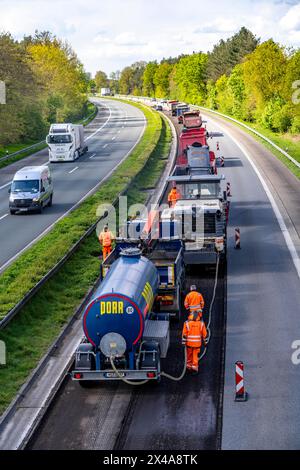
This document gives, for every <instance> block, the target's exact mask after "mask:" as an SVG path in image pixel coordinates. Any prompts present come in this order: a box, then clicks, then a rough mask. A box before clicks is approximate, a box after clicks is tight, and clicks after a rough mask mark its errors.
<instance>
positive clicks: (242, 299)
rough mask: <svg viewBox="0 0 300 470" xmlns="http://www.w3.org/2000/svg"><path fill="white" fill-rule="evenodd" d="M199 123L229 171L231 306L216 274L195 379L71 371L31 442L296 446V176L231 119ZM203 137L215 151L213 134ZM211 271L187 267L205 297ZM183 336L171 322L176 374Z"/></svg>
mask: <svg viewBox="0 0 300 470" xmlns="http://www.w3.org/2000/svg"><path fill="white" fill-rule="evenodd" d="M219 125H221V128H220V127H219ZM207 128H208V130H217V131H220V130H221V131H223V132H224V137H222V138H220V139H218V140H219V141H220V148H221V151H220V154H221V153H222V154H223V155H224V156H225V168H224V169H219V172H222V173H224V174H225V175H226V177H227V179H228V181H230V182H231V192H232V197H231V207H230V217H229V226H228V238H229V240H228V266H227V269H228V272H227V308H226V309H225V312H224V311H223V299H224V291H225V297H226V280H225V282H224V283H223V280H222V279H221V282H219V286H218V290H217V300H216V304H215V309H214V315H213V323H212V334H213V339H212V342H211V343H210V345H209V346H210V347H209V351H208V354H207V356H205V358H204V360H203V362H202V363H200V374H199V376H197V377H191V376H186V377H185V378H184V379H183V380H182V382H181V383H173V382H169V381H168V380H167V379H163V380H162V382H161V384H159V385H158V386H157V387H155V386H151V387H150V386H146V387H143V388H141V389H138V390H131V389H130V388H129V387H128V386H125V385H123V384H112V385H109V384H102V385H97V386H96V387H95V388H94V389H90V390H89V389H86V390H81V389H80V388H79V386H78V384H76V383H72V382H70V381H69V380H68V379H67V380H66V382H65V384H64V386H63V387H62V389H61V391H60V393H59V394H58V396H57V397H56V399H55V400H54V402H53V404H52V406H51V409H50V410H49V412H48V413H47V415H46V417H45V419H44V420H43V423H42V426H41V427H40V428H39V430H38V432H37V433H36V435H35V436H34V438H33V440H32V442H31V443H30V445H29V447H30V448H32V449H62V448H64V449H105V450H110V449H162V450H169V449H215V448H220V447H221V448H223V449H296V448H299V445H300V438H299V430H300V424H299V423H300V404H299V400H298V390H299V388H300V373H299V367H300V365H299V366H297V365H294V364H293V363H292V360H291V356H292V353H293V349H292V343H293V341H295V340H299V339H300V322H299V313H300V312H299V310H300V309H299V305H300V290H299V275H298V272H297V270H296V267H297V266H299V259H298V256H299V247H300V242H299V209H298V205H299V200H300V183H299V181H298V180H297V179H296V178H295V177H294V176H293V175H292V174H291V173H290V172H289V171H288V170H287V169H286V168H285V167H284V166H283V164H282V163H281V162H279V161H278V160H277V159H276V158H275V157H274V156H272V154H271V153H270V152H269V151H268V150H266V149H265V148H264V147H263V146H262V145H261V144H259V143H258V142H257V141H256V140H254V139H253V138H252V137H251V136H249V135H248V134H246V133H245V132H243V131H242V130H240V129H238V128H236V127H235V126H233V125H232V124H230V123H227V122H226V121H224V120H222V119H219V118H216V117H215V116H214V117H211V116H209V117H208V122H207ZM241 143H242V146H241ZM210 145H211V147H212V148H213V149H216V139H215V140H212V141H210ZM249 157H250V158H251V159H252V160H253V163H254V165H256V167H255V168H254V166H253V164H252V163H251V162H250V161H249ZM235 227H239V228H240V230H241V247H242V248H241V250H235V249H234V228H235ZM287 243H288V245H287ZM291 255H292V256H291ZM212 279H213V273H204V272H201V271H200V270H198V271H196V272H195V271H194V272H192V273H190V277H189V278H188V282H190V281H193V283H194V282H196V283H197V284H199V287H200V289H201V290H202V291H203V292H204V295H205V297H206V299H209V297H210V295H211V290H212ZM224 320H227V326H226V335H225V329H224V326H225V321H224ZM179 332H180V328H179V329H178V328H177V327H176V325H173V326H172V337H171V339H172V342H171V349H170V354H169V357H168V361H166V363H165V365H164V369H167V370H168V371H170V372H171V373H174V375H179V373H180V371H181V367H182V350H181V348H180V341H179V336H180V333H179ZM225 337H226V361H225V368H224V370H223V367H222V366H223V362H222V361H223V357H224V355H223V352H224V346H225V343H224V339H225ZM237 360H242V361H244V364H245V384H246V389H247V391H248V394H249V396H248V401H247V402H244V403H237V402H235V401H234V394H235V383H234V364H235V361H237ZM223 373H224V375H225V377H224V388H223ZM223 394H224V396H223Z"/></svg>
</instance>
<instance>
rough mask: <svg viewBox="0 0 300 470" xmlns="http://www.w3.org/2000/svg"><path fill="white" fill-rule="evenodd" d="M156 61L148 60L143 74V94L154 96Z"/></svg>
mask: <svg viewBox="0 0 300 470" xmlns="http://www.w3.org/2000/svg"><path fill="white" fill-rule="evenodd" d="M157 69H158V65H157V62H148V64H147V65H146V67H145V70H144V74H143V94H144V95H145V96H152V97H154V96H155V83H154V77H155V74H156V72H157Z"/></svg>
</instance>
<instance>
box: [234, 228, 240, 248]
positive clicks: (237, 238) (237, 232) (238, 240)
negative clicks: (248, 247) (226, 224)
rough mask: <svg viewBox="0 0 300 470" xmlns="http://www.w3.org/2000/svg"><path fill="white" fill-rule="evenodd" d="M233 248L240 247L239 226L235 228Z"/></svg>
mask: <svg viewBox="0 0 300 470" xmlns="http://www.w3.org/2000/svg"><path fill="white" fill-rule="evenodd" d="M235 249H236V250H240V249H241V231H240V229H239V228H236V229H235Z"/></svg>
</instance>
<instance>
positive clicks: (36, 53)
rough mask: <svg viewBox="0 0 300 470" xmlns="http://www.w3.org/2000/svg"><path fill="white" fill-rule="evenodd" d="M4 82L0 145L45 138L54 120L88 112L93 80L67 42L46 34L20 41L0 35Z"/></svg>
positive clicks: (78, 116) (0, 66) (0, 114)
mask: <svg viewBox="0 0 300 470" xmlns="http://www.w3.org/2000/svg"><path fill="white" fill-rule="evenodd" d="M0 80H3V81H4V82H5V84H6V91H7V104H6V105H1V106H0V129H1V132H0V144H3V145H5V144H8V143H15V142H19V143H21V142H22V141H28V140H35V139H38V138H41V139H42V138H43V137H44V136H45V133H46V131H47V128H48V127H49V124H50V123H51V122H54V121H64V120H72V119H77V118H80V117H81V116H82V115H83V114H84V112H85V111H86V106H87V99H86V98H87V96H86V93H87V90H88V87H89V83H90V77H89V76H88V75H87V74H86V73H85V71H84V69H83V66H82V64H81V63H80V62H79V60H78V58H77V56H76V54H75V53H74V51H73V50H72V49H71V48H70V46H69V45H68V44H67V43H63V42H61V41H59V40H58V39H57V38H55V37H53V36H52V35H51V33H49V32H48V31H45V32H41V33H39V32H36V34H35V36H33V37H32V36H27V37H24V39H23V40H22V41H20V42H18V41H15V40H14V39H13V38H12V36H10V35H9V34H1V35H0Z"/></svg>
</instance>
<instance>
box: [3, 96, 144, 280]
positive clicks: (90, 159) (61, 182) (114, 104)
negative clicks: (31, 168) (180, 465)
mask: <svg viewBox="0 0 300 470" xmlns="http://www.w3.org/2000/svg"><path fill="white" fill-rule="evenodd" d="M96 102H97V104H98V107H99V112H98V115H97V117H96V118H95V119H94V120H93V121H92V122H91V123H90V124H88V125H87V126H86V127H85V136H86V139H87V141H88V147H89V151H88V152H87V153H86V154H85V155H83V156H82V157H80V158H79V159H77V160H75V161H74V162H63V163H51V164H50V167H51V170H52V177H53V184H54V197H53V206H52V207H50V208H49V207H47V208H45V209H44V211H43V213H42V214H34V213H31V214H29V213H28V214H27V213H25V214H24V213H19V214H16V215H10V214H9V210H8V189H9V186H10V182H11V180H12V178H13V176H14V174H15V172H16V171H17V170H19V169H20V168H22V167H24V166H28V165H42V164H45V163H48V150H47V149H45V150H42V151H40V152H38V153H36V154H34V155H32V156H30V157H27V158H25V159H23V160H20V161H18V162H16V163H13V164H11V165H9V166H7V167H5V168H3V169H1V170H0V238H1V252H0V271H2V270H3V269H5V268H6V267H7V266H8V265H9V263H10V262H11V261H13V260H14V259H15V258H16V257H17V256H19V255H20V253H22V252H23V251H24V250H26V249H27V248H28V246H30V245H31V244H32V243H33V242H34V241H36V240H37V239H38V238H39V237H40V236H42V235H43V234H44V233H46V232H47V231H48V230H49V229H51V227H52V226H53V224H54V223H55V222H57V220H59V219H60V218H62V217H64V216H65V214H66V213H68V212H69V211H70V210H71V209H72V208H74V206H76V204H78V202H79V201H81V200H83V198H84V197H86V196H87V195H88V194H89V193H90V192H92V191H93V190H94V189H95V188H96V187H97V186H98V185H99V183H100V182H101V181H103V179H104V178H105V177H107V176H108V175H110V174H111V172H112V171H113V170H114V169H115V168H116V167H117V165H118V164H119V163H120V162H122V160H123V159H124V158H125V157H126V156H127V155H128V153H129V152H130V150H131V149H132V148H133V146H134V145H135V144H136V142H137V141H138V140H139V138H140V136H141V134H142V132H143V129H144V126H145V119H144V115H143V113H142V112H141V111H140V110H139V109H137V108H135V107H133V106H129V105H127V104H126V103H121V102H118V101H114V100H96Z"/></svg>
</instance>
